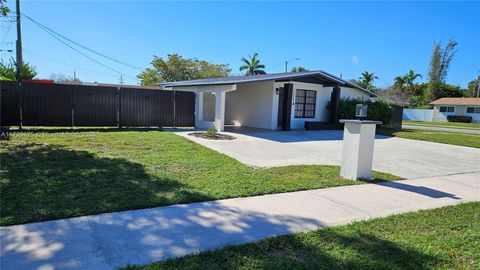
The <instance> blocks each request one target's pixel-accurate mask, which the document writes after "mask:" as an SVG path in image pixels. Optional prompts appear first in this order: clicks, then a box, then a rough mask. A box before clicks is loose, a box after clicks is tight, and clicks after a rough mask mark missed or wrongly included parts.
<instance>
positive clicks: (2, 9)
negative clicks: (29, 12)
mask: <svg viewBox="0 0 480 270" xmlns="http://www.w3.org/2000/svg"><path fill="white" fill-rule="evenodd" d="M6 2H7V1H6V0H0V17H6V16H7V15H8V13H9V12H10V8H8V7H7V6H6V5H5V3H6Z"/></svg>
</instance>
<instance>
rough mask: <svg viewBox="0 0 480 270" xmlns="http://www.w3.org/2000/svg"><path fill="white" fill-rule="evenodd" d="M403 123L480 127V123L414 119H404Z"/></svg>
mask: <svg viewBox="0 0 480 270" xmlns="http://www.w3.org/2000/svg"><path fill="white" fill-rule="evenodd" d="M403 123H404V124H408V125H419V126H440V127H455V128H469V129H480V124H472V123H459V122H427V121H413V120H403Z"/></svg>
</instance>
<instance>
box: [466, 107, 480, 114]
mask: <svg viewBox="0 0 480 270" xmlns="http://www.w3.org/2000/svg"><path fill="white" fill-rule="evenodd" d="M467 113H480V107H467Z"/></svg>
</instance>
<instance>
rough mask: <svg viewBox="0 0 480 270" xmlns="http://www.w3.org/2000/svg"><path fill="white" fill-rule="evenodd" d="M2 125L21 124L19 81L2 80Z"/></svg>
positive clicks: (0, 83)
mask: <svg viewBox="0 0 480 270" xmlns="http://www.w3.org/2000/svg"><path fill="white" fill-rule="evenodd" d="M0 88H1V92H0V95H1V100H0V103H1V104H0V108H1V112H0V113H1V117H0V118H1V120H0V121H1V123H0V125H1V126H19V125H20V89H19V88H18V82H17V81H1V82H0Z"/></svg>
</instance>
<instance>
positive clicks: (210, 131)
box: [205, 128, 218, 138]
mask: <svg viewBox="0 0 480 270" xmlns="http://www.w3.org/2000/svg"><path fill="white" fill-rule="evenodd" d="M205 136H207V137H208V138H215V137H217V136H218V130H217V129H216V128H209V129H207V132H206V135H205Z"/></svg>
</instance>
